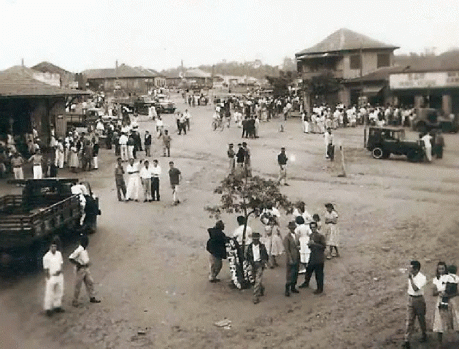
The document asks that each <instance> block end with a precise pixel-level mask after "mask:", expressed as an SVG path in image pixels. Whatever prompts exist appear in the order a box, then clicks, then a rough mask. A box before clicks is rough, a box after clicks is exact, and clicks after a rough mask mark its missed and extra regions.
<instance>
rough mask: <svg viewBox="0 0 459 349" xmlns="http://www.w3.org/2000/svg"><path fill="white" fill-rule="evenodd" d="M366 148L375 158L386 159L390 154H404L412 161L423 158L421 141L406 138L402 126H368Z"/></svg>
mask: <svg viewBox="0 0 459 349" xmlns="http://www.w3.org/2000/svg"><path fill="white" fill-rule="evenodd" d="M366 148H367V149H368V150H369V151H371V154H372V156H373V158H375V159H387V158H389V157H390V155H391V154H394V155H405V156H406V157H407V158H408V160H409V161H413V162H417V161H422V159H423V158H424V149H423V147H422V144H421V141H420V140H406V139H405V130H404V129H403V128H395V127H370V129H369V132H368V141H367V144H366Z"/></svg>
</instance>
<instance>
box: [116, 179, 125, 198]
mask: <svg viewBox="0 0 459 349" xmlns="http://www.w3.org/2000/svg"><path fill="white" fill-rule="evenodd" d="M116 194H117V195H118V201H122V200H125V199H126V183H125V182H124V179H117V180H116ZM121 194H123V198H121Z"/></svg>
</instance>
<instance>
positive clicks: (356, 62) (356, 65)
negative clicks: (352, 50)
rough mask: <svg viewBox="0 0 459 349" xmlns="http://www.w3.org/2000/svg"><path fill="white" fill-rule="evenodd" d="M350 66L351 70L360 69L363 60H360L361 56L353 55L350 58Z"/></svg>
mask: <svg viewBox="0 0 459 349" xmlns="http://www.w3.org/2000/svg"><path fill="white" fill-rule="evenodd" d="M350 63H351V64H350V65H351V69H360V65H361V64H362V63H361V60H360V55H352V56H350Z"/></svg>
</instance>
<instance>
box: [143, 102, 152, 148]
mask: <svg viewBox="0 0 459 349" xmlns="http://www.w3.org/2000/svg"><path fill="white" fill-rule="evenodd" d="M152 108H153V107H152ZM143 145H144V147H145V156H146V157H150V156H151V134H150V132H148V130H147V131H145V138H144V140H143Z"/></svg>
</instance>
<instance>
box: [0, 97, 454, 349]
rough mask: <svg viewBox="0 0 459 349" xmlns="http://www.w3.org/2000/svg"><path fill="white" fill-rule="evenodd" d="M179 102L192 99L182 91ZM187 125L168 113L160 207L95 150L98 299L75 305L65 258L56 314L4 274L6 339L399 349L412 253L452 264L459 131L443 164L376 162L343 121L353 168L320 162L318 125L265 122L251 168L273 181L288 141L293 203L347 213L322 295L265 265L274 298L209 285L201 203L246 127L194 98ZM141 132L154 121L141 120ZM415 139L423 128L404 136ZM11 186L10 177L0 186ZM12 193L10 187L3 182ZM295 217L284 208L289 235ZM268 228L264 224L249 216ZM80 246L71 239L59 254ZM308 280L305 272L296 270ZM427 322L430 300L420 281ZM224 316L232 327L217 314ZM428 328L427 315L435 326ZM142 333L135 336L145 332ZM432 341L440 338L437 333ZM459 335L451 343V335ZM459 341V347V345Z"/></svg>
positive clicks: (25, 279)
mask: <svg viewBox="0 0 459 349" xmlns="http://www.w3.org/2000/svg"><path fill="white" fill-rule="evenodd" d="M176 100H177V102H178V105H179V107H180V108H181V109H182V110H183V109H184V108H185V105H184V104H182V101H181V100H180V99H178V98H177V99H176ZM189 109H191V113H192V115H193V119H192V125H191V132H190V133H189V134H187V135H186V136H178V135H177V134H176V133H175V127H173V126H174V121H173V118H172V116H165V123H166V124H168V125H169V126H170V129H171V130H174V132H173V133H172V138H173V141H172V159H173V160H174V161H175V162H176V165H177V167H178V168H179V169H180V170H181V171H182V174H183V176H184V182H183V185H182V193H181V194H182V197H183V199H184V200H183V203H182V204H180V205H178V206H172V205H171V201H172V200H171V192H170V189H169V186H168V177H167V174H166V171H167V161H168V159H166V158H162V157H160V155H161V150H160V146H159V143H158V142H157V144H155V146H154V148H155V150H154V152H153V154H154V156H157V157H158V158H159V159H160V165H161V166H162V168H163V172H164V173H163V176H162V178H161V194H162V197H161V199H162V201H161V202H160V203H157V202H155V203H148V204H144V203H127V204H126V203H119V202H118V201H117V200H116V193H115V186H114V180H113V173H112V172H113V171H112V169H113V166H112V164H113V161H114V156H113V154H112V153H111V152H110V153H109V152H108V151H107V150H102V151H101V153H102V154H101V160H100V163H101V165H100V167H101V168H102V169H101V170H99V171H97V172H95V171H94V172H91V173H90V174H87V175H81V174H80V175H79V176H80V177H84V178H86V179H88V180H89V181H90V182H91V183H92V185H93V190H95V191H96V193H97V194H98V195H99V197H100V202H101V209H102V216H101V217H100V220H99V230H98V232H97V233H96V234H95V235H93V236H92V237H91V240H90V245H89V254H90V257H91V259H92V262H93V267H92V273H93V276H94V278H95V280H96V282H97V291H98V294H99V296H100V298H101V299H102V303H100V304H98V305H93V304H90V303H89V302H88V300H87V297H86V295H85V292H84V291H83V292H82V299H83V300H84V303H83V305H82V307H80V308H73V307H71V305H70V302H71V295H72V288H73V272H72V268H71V266H70V265H69V263H66V266H65V273H64V276H65V283H66V284H65V286H66V292H65V296H64V306H65V308H66V310H67V311H66V313H64V314H57V315H56V316H54V317H53V318H51V319H48V318H46V317H45V316H44V315H43V312H42V299H43V292H44V279H43V275H41V274H32V275H31V274H29V275H25V276H20V277H18V278H17V279H14V280H2V287H1V290H0V331H1V332H0V333H1V342H0V347H1V348H8V349H9V348H27V349H29V348H30V349H33V348H45V347H46V348H72V349H73V348H75V349H81V348H91V349H92V348H121V349H124V348H311V349H312V348H316V349H321V348H323V349H328V348H334V349H347V348H356V349H361V348H398V347H400V344H401V341H402V338H403V331H404V321H405V320H404V318H405V304H406V296H405V293H406V286H407V279H406V278H407V275H406V274H404V273H403V272H402V271H401V270H400V269H402V268H406V267H407V264H408V262H409V260H410V259H412V258H416V259H419V260H420V261H421V263H422V265H423V266H422V272H423V273H424V274H426V275H427V277H428V279H429V282H430V281H431V279H432V277H433V276H434V272H435V266H436V263H437V262H438V261H439V260H445V261H447V262H448V263H456V264H457V263H458V262H459V261H458V259H457V258H458V257H457V246H459V234H457V232H458V228H459V220H458V218H457V208H458V203H459V196H458V194H459V175H458V169H459V147H458V146H459V136H458V135H445V141H446V144H447V148H446V149H445V155H444V158H443V159H442V160H435V161H434V162H433V163H431V164H426V163H420V164H415V163H409V162H407V161H406V160H405V159H403V158H391V159H388V160H374V159H372V158H371V156H370V154H369V152H367V151H366V150H364V149H363V148H362V143H363V129H362V128H356V129H341V130H338V131H337V132H336V136H335V137H336V140H337V141H338V142H340V141H341V142H342V144H343V145H344V147H345V157H346V169H347V177H346V178H341V177H338V176H337V175H338V174H339V172H340V168H339V166H338V163H335V164H332V163H330V162H328V161H326V160H325V159H324V145H323V139H322V137H321V136H320V135H312V134H310V135H306V134H303V133H302V131H301V127H300V123H299V120H298V119H292V120H289V121H288V123H287V128H286V132H284V133H279V132H278V131H277V129H278V126H279V124H278V121H277V120H273V121H271V122H269V123H262V125H261V129H260V138H259V139H256V140H249V141H248V143H249V146H250V148H251V151H252V158H253V169H254V173H256V174H259V175H262V176H266V177H271V178H275V177H276V176H277V162H276V155H277V153H278V152H279V150H280V147H281V146H285V147H286V148H287V154H288V155H290V156H291V155H295V158H296V161H295V162H292V161H291V163H290V164H289V166H290V167H289V170H288V171H289V178H290V180H289V183H290V186H289V187H284V188H282V191H283V192H285V194H287V195H288V196H289V198H290V199H291V200H298V199H302V200H304V201H305V202H306V203H307V208H308V211H309V212H310V213H319V214H320V215H323V213H324V209H325V208H324V204H325V203H327V202H333V203H334V204H335V206H336V209H337V210H338V212H339V214H340V222H339V224H340V229H341V240H342V244H341V248H340V252H341V258H335V259H333V260H331V261H327V263H326V266H325V294H324V295H322V296H314V295H313V294H312V291H313V289H314V287H315V282H314V281H312V282H311V284H312V289H307V290H304V291H303V290H302V291H301V293H300V294H299V295H293V296H292V297H290V298H287V297H285V296H284V295H283V288H284V281H285V268H284V260H283V258H282V259H281V262H282V263H281V264H282V266H281V267H280V268H277V269H273V270H271V269H269V270H266V272H265V275H264V283H265V286H266V296H265V297H264V298H263V299H262V301H261V303H259V304H257V305H254V304H252V302H251V290H243V291H237V290H234V289H231V288H229V287H228V282H229V278H230V276H229V271H228V267H227V264H225V265H224V268H223V270H222V273H221V275H220V276H221V279H222V282H221V283H217V284H211V283H209V282H208V279H207V276H208V275H207V273H208V253H207V252H206V251H205V248H204V247H205V242H206V240H207V238H208V236H207V231H206V230H207V228H208V227H211V226H212V225H213V224H214V221H213V220H212V219H210V218H209V217H208V214H207V213H206V212H205V211H204V206H205V205H207V204H212V203H216V202H217V200H218V197H217V196H215V195H214V194H213V189H214V188H215V186H216V185H217V184H218V183H219V181H220V180H221V179H222V178H223V177H224V175H225V174H226V172H227V161H226V148H227V144H228V143H230V142H234V143H237V142H239V141H240V140H241V139H240V134H241V129H238V128H236V127H234V125H232V126H231V128H230V129H225V130H224V131H223V132H213V131H211V128H210V124H211V114H212V109H211V107H210V106H208V107H196V108H189ZM140 125H141V126H140V127H141V129H143V130H144V129H150V130H152V129H153V124H152V123H151V122H148V121H145V122H140ZM410 136H412V137H415V136H416V135H414V134H413V135H410ZM3 187H5V186H3ZM7 190H16V189H12V188H4V189H3V191H7ZM289 218H290V217H288V216H286V215H285V214H284V215H283V217H282V234H285V233H286V230H287V229H286V223H287V222H288V220H289ZM224 221H225V223H226V232H227V233H228V234H231V233H232V230H233V229H235V228H236V219H235V216H225V217H224ZM249 224H250V225H251V226H252V227H253V228H254V230H255V231H256V230H259V231H261V228H262V226H261V223H260V222H259V221H257V220H252V221H250V223H249ZM74 247H75V246H74V245H72V246H67V247H66V249H65V251H64V257H65V258H67V257H68V254H69V253H70V252H71V250H72V249H73V248H74ZM300 281H302V276H300ZM426 299H427V302H428V318H429V320H430V319H431V317H432V314H433V309H434V308H433V307H434V297H432V296H431V292H430V284H429V286H428V287H427V289H426ZM224 318H227V319H229V320H231V321H232V324H231V328H230V329H224V328H218V327H216V326H215V325H214V323H215V322H217V321H219V320H222V319H224ZM430 327H431V325H430ZM139 331H140V333H139ZM429 337H430V339H429V342H428V343H427V344H422V345H421V344H417V342H416V341H417V340H418V338H419V333H417V334H415V336H414V339H413V345H412V347H413V348H423V349H427V348H435V347H436V344H435V337H434V336H433V335H432V334H430V336H429ZM456 339H457V338H456V337H455V335H454V334H451V335H447V336H446V337H445V340H446V341H453V340H456ZM456 347H459V345H458V346H456Z"/></svg>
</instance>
